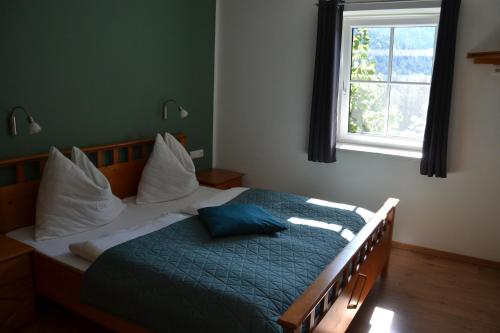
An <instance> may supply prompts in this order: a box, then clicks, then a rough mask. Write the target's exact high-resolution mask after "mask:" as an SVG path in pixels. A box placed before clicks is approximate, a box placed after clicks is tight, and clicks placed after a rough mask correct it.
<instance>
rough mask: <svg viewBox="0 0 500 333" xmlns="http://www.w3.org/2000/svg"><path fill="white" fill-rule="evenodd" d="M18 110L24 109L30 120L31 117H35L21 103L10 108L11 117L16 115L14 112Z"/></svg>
mask: <svg viewBox="0 0 500 333" xmlns="http://www.w3.org/2000/svg"><path fill="white" fill-rule="evenodd" d="M17 110H23V112H24V114H25V115H26V117H27V118H28V120H30V119H33V117H32V116H31V115H30V114H29V112H28V111H26V109H25V108H24V107H22V106H20V105H18V106H14V107H13V108H12V109H11V110H10V117H11V118H12V117H14V113H15V112H16V111H17Z"/></svg>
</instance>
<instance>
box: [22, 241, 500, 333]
mask: <svg viewBox="0 0 500 333" xmlns="http://www.w3.org/2000/svg"><path fill="white" fill-rule="evenodd" d="M40 308H41V309H40V314H39V319H38V321H37V322H36V323H35V324H34V325H32V326H30V327H28V328H26V329H25V330H23V331H22V333H48V332H51V333H62V332H77V333H79V332H82V333H83V332H95V333H108V331H107V330H105V329H102V328H100V327H98V326H97V325H95V324H93V323H91V322H89V321H87V320H85V319H83V318H81V317H78V316H75V315H73V314H71V313H69V312H68V311H67V310H65V309H62V308H60V307H59V306H56V305H53V304H47V303H43V304H42V306H41V307H40ZM375 310H376V311H375ZM374 311H375V312H376V313H383V314H385V315H386V316H388V317H390V316H391V315H392V316H393V317H392V320H388V319H387V318H386V316H382V319H383V320H381V321H379V323H378V324H376V325H374V326H373V327H372V325H370V321H371V319H372V316H373V313H374ZM375 317H377V316H375ZM389 324H390V325H389ZM370 330H371V331H370ZM348 332H349V333H368V332H370V333H383V332H391V333H395V332H398V333H399V332H400V333H412V332H416V333H426V332H453V333H460V332H478V333H489V332H494V333H500V270H498V269H492V268H485V267H481V266H477V265H474V264H467V263H462V262H457V261H453V260H449V259H441V258H437V257H434V256H431V255H425V254H419V253H414V252H411V251H408V250H402V249H393V251H392V256H391V266H390V269H389V275H388V277H387V279H386V280H384V281H379V282H378V283H377V285H376V286H375V287H374V289H373V291H372V293H371V294H370V296H369V297H368V298H367V300H366V302H365V304H364V305H363V307H362V308H361V309H360V311H359V312H358V316H357V317H356V319H355V320H354V322H353V323H352V324H351V327H350V328H349V331H348Z"/></svg>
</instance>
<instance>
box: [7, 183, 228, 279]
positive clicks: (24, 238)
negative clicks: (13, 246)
mask: <svg viewBox="0 0 500 333" xmlns="http://www.w3.org/2000/svg"><path fill="white" fill-rule="evenodd" d="M220 192H222V191H221V190H218V189H214V188H210V187H205V186H200V187H199V188H198V189H197V190H196V191H195V192H193V193H192V194H190V195H188V196H186V197H184V198H181V199H178V200H173V201H169V202H163V203H159V204H141V205H137V204H136V203H135V197H130V198H126V199H124V200H123V202H124V203H125V204H126V205H127V207H126V208H125V209H124V211H123V212H122V213H121V214H120V215H119V216H118V217H117V218H116V219H114V220H113V221H111V222H110V223H108V224H106V225H104V226H102V227H99V228H96V229H93V230H91V231H86V232H82V233H78V234H75V235H71V236H68V237H61V238H57V239H50V240H45V241H38V242H37V241H35V239H34V237H33V235H34V226H29V227H24V228H20V229H16V230H13V231H11V232H9V233H7V234H6V235H7V237H10V238H13V239H16V240H18V241H20V242H22V243H25V244H27V245H29V246H31V247H33V248H35V250H36V251H38V252H40V253H42V254H44V255H46V256H49V257H51V258H53V259H55V260H57V261H59V262H62V263H64V264H67V265H69V266H71V267H74V268H76V269H78V270H80V271H82V272H83V271H85V270H87V268H88V267H89V266H90V265H91V262H90V261H87V260H85V259H83V258H80V257H78V256H76V255H74V254H72V253H71V252H70V251H69V245H70V244H72V243H77V242H85V241H87V240H90V239H95V238H97V237H101V236H103V235H109V234H112V233H113V232H116V231H119V230H123V229H126V228H133V227H140V226H143V225H147V224H151V223H154V222H155V221H156V220H158V218H161V217H162V216H165V215H167V214H169V213H172V212H180V211H182V210H183V209H185V208H186V207H189V206H192V205H196V204H198V203H200V202H203V201H206V200H208V199H210V198H212V197H213V196H214V195H215V194H217V193H220ZM187 217H189V215H187V214H176V216H175V217H172V218H170V219H166V220H167V221H168V223H170V224H171V223H174V222H177V221H179V220H182V219H185V218H187ZM167 225H168V224H167Z"/></svg>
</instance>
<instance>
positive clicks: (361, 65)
mask: <svg viewBox="0 0 500 333" xmlns="http://www.w3.org/2000/svg"><path fill="white" fill-rule="evenodd" d="M390 43H391V28H354V29H352V54H351V59H352V61H351V80H370V81H387V79H388V65H389V48H390Z"/></svg>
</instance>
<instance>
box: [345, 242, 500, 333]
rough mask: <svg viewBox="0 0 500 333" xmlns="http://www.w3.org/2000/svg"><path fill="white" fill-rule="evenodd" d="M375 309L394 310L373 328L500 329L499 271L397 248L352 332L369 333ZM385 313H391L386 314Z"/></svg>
mask: <svg viewBox="0 0 500 333" xmlns="http://www.w3.org/2000/svg"><path fill="white" fill-rule="evenodd" d="M376 308H379V309H385V310H389V311H392V312H393V319H392V322H391V325H390V328H387V327H386V329H385V330H384V329H383V326H384V325H382V329H380V330H377V329H376V328H377V327H374V329H373V331H374V332H404V333H406V332H418V333H420V332H456V333H460V332H484V333H487V332H495V333H499V332H500V270H498V269H492V268H485V267H482V266H477V265H473V264H468V263H462V262H457V261H453V260H449V259H441V258H437V257H435V256H431V255H425V254H419V253H414V252H411V251H407V250H401V249H393V251H392V256H391V266H390V269H389V276H388V277H387V279H386V280H384V281H379V283H378V284H377V286H376V287H375V288H374V290H372V293H371V294H370V296H369V297H368V298H367V300H366V302H365V304H364V305H363V307H362V308H361V310H360V312H358V316H357V317H356V318H355V320H354V322H353V323H352V324H351V326H350V329H349V333H357V332H369V331H370V329H371V325H370V319H371V317H372V315H373V313H374V311H375V309H376ZM386 313H387V312H386Z"/></svg>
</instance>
